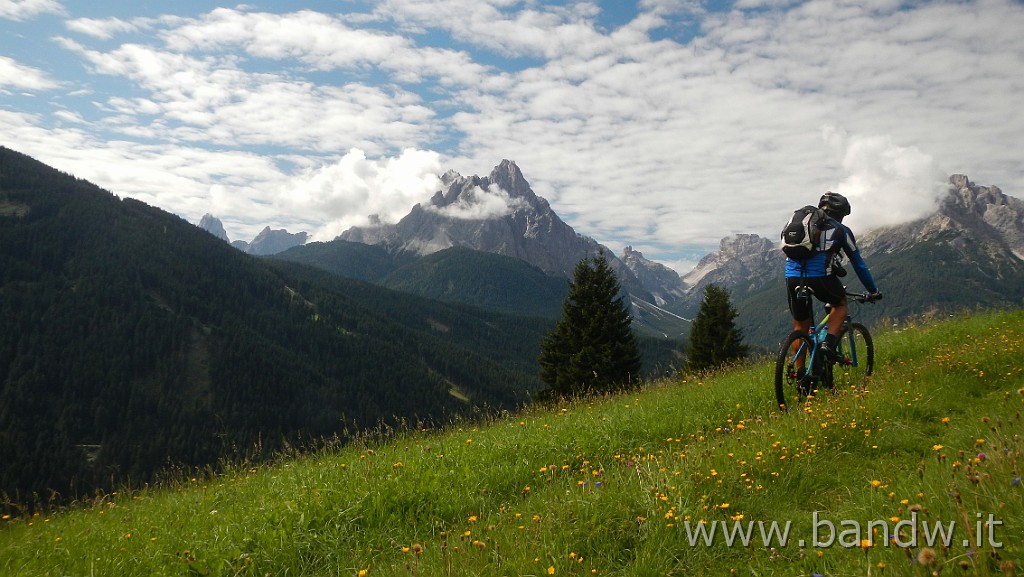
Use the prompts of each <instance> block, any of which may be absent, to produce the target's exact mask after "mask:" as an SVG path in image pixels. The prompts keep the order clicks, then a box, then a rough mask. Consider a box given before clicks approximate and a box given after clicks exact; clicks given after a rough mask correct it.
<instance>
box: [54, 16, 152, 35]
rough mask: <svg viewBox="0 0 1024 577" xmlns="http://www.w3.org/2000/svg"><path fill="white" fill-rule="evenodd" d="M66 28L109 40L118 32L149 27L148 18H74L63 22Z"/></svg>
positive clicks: (122, 32)
mask: <svg viewBox="0 0 1024 577" xmlns="http://www.w3.org/2000/svg"><path fill="white" fill-rule="evenodd" d="M64 25H65V26H66V27H67V29H68V30H71V31H72V32H78V33H80V34H85V35H88V36H92V37H93V38H99V39H100V40H110V39H111V38H113V37H114V36H116V35H118V34H124V33H127V32H137V31H139V30H143V29H147V28H150V22H149V20H148V19H134V20H130V21H129V20H122V19H120V18H75V19H73V20H68V21H67V22H65V23H64Z"/></svg>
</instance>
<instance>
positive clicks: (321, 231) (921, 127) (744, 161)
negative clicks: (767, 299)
mask: <svg viewBox="0 0 1024 577" xmlns="http://www.w3.org/2000/svg"><path fill="white" fill-rule="evenodd" d="M1022 30H1024V3H1022V2H1021V1H1020V0H977V1H972V0H965V1H949V2H947V1H934V2H931V1H915V0H900V1H895V0H856V1H854V0H812V1H808V2H800V1H797V0H793V1H790V0H737V1H735V2H729V1H721V0H714V1H711V2H705V1H690V0H637V1H632V0H599V1H588V2H576V1H572V0H562V1H552V2H541V1H536V0H380V1H375V2H371V1H362V0H334V1H328V0H322V1H295V2H252V3H248V4H218V3H216V2H208V1H200V0H179V1H177V2H173V3H172V2H149V3H140V2H124V1H119V2H118V1H107V0H92V1H90V2H70V1H60V0H0V145H2V146H6V147H8V148H11V149H14V150H17V151H19V152H22V153H25V154H28V155H30V156H32V157H34V158H36V159H38V160H40V161H42V162H44V163H46V164H48V165H50V166H53V167H55V168H57V169H59V170H61V171H64V172H67V173H70V174H73V175H75V176H77V177H79V178H84V179H86V180H89V181H91V182H93V183H95V184H97V185H99V186H101V187H103V188H105V189H107V190H109V191H111V192H113V193H115V194H117V195H118V196H121V197H133V198H137V199H140V200H142V201H144V202H147V203H149V204H152V205H154V206H158V207H160V208H162V209H165V210H167V211H170V212H173V213H175V214H178V215H180V216H181V217H182V218H184V219H186V220H188V221H189V222H192V223H198V222H199V219H200V218H201V217H202V216H203V215H204V214H207V213H209V214H213V215H214V216H216V217H218V218H219V219H221V221H222V222H223V223H224V226H225V229H226V230H227V232H228V235H229V237H230V238H231V239H232V240H239V239H240V240H251V239H252V238H253V237H254V236H255V235H256V234H257V233H258V232H259V231H260V230H261V229H263V228H264V227H265V226H270V227H271V228H274V229H279V228H284V229H287V230H289V231H291V232H299V231H306V232H309V233H310V234H311V235H312V237H313V239H314V240H330V239H332V238H334V237H335V236H337V235H338V234H340V233H341V232H342V231H344V230H346V229H348V228H349V227H352V226H360V225H365V224H366V223H367V222H369V219H370V216H371V215H377V216H378V217H379V218H380V219H381V220H383V221H391V222H394V221H397V220H398V219H400V218H401V217H403V216H405V215H406V214H408V212H409V211H410V209H411V208H412V206H413V205H415V204H416V203H426V202H428V200H429V198H430V197H431V196H432V195H433V193H434V192H436V191H437V190H439V189H440V188H441V183H440V180H439V176H440V175H441V174H443V173H444V172H446V171H448V170H450V169H451V170H455V171H457V172H459V173H460V174H462V175H464V176H470V175H474V174H479V175H481V176H484V175H487V174H488V173H490V171H491V169H492V168H493V167H494V166H496V165H497V164H499V163H500V162H501V161H502V160H503V159H509V160H513V161H515V162H516V164H517V165H518V166H519V168H520V169H521V170H522V171H523V174H524V176H525V177H526V179H527V181H528V182H529V183H530V184H531V187H532V188H533V190H534V191H535V192H536V193H537V194H538V195H540V196H542V197H544V198H546V199H547V200H548V201H549V202H550V203H551V206H552V208H553V209H554V210H555V212H556V213H557V214H558V215H559V216H560V217H562V219H563V220H565V221H566V222H567V223H569V224H570V225H571V226H572V227H573V228H574V229H575V230H576V231H577V232H578V233H580V234H584V235H587V236H590V237H593V238H595V239H596V240H597V241H598V242H601V243H602V244H605V245H606V246H608V247H609V248H610V249H611V250H613V251H614V252H616V253H617V254H621V251H622V249H623V248H624V247H625V246H627V245H629V246H633V247H634V248H635V249H636V250H639V251H641V252H643V253H644V255H645V256H646V257H647V258H650V259H652V260H655V261H658V262H662V263H664V264H667V265H669V266H671V267H673V268H675V269H676V270H677V271H679V272H680V274H683V273H685V272H687V271H689V270H690V269H691V268H692V267H693V266H694V265H695V263H696V261H697V260H699V259H700V257H701V256H703V255H704V254H706V253H708V252H710V251H712V250H714V249H715V248H717V246H718V244H719V242H720V240H721V239H722V238H723V237H726V236H730V235H734V234H741V233H753V234H759V235H761V236H766V237H768V238H772V239H775V238H777V237H778V235H779V232H780V230H781V228H782V225H783V223H784V222H785V221H786V220H787V219H788V217H789V215H790V214H792V211H793V210H795V209H796V208H798V207H800V206H803V205H805V204H809V203H815V202H816V201H817V198H818V197H819V196H820V195H821V194H822V193H823V192H825V191H826V190H832V191H836V192H840V193H842V194H845V195H846V196H847V197H848V198H849V199H850V201H851V203H852V205H853V213H852V214H851V215H850V217H848V219H847V220H846V223H847V224H849V225H850V226H851V227H852V228H853V230H854V231H855V232H858V234H862V233H863V231H867V230H870V229H872V228H875V227H878V226H887V225H894V224H898V223H900V222H903V221H907V220H911V219H914V218H918V217H920V216H924V215H926V214H928V213H929V212H931V211H932V210H934V209H935V207H936V203H937V201H938V199H939V198H940V196H941V195H942V194H944V191H945V190H946V182H947V180H948V177H949V175H951V174H966V175H968V176H969V177H970V178H971V180H972V181H973V182H975V183H977V184H981V185H986V186H989V185H994V186H998V187H1000V188H1001V189H1002V190H1003V191H1004V192H1005V193H1007V194H1010V195H1013V196H1017V197H1022V196H1024V162H1022V158H1021V156H1022V154H1021V150H1024V146H1022V145H1021V142H1020V141H1021V139H1022V138H1024V107H1022V105H1021V104H1022V99H1024V34H1021V31H1022ZM488 194H492V195H494V198H488ZM476 198H477V199H478V200H479V202H480V203H483V204H486V207H488V210H490V208H494V207H502V206H505V207H508V206H510V204H511V203H509V202H507V201H508V198H507V195H504V192H503V191H500V190H492V191H480V194H478V195H476ZM469 208H472V207H469ZM482 212H488V211H479V210H478V211H474V210H469V209H467V210H465V211H464V214H465V215H467V218H468V217H470V215H473V214H481V213H482ZM490 212H492V213H493V211H490Z"/></svg>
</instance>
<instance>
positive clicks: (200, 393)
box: [0, 148, 551, 503]
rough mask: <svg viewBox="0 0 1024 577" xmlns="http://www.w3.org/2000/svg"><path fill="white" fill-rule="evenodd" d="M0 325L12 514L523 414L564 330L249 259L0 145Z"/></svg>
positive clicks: (1, 486) (2, 442) (0, 394)
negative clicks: (336, 443)
mask: <svg viewBox="0 0 1024 577" xmlns="http://www.w3.org/2000/svg"><path fill="white" fill-rule="evenodd" d="M0 322H2V330H0V462H2V463H3V467H2V468H0V491H3V493H4V494H5V495H6V496H7V499H8V500H10V501H13V502H18V503H30V502H33V501H37V500H41V499H45V500H51V497H52V498H53V499H54V500H58V501H60V500H66V499H70V498H78V497H82V496H87V495H89V494H90V493H91V492H93V491H97V490H102V489H111V488H116V487H117V486H120V485H123V484H125V483H135V484H138V483H144V482H147V481H150V480H151V479H152V478H153V475H154V473H155V472H157V471H160V470H162V469H164V468H166V467H168V466H170V465H176V466H185V467H188V466H201V465H205V464H210V463H216V462H217V461H218V460H219V459H222V458H237V457H239V456H241V455H249V456H255V457H259V456H260V455H269V454H271V453H273V452H274V451H276V450H279V449H280V448H281V447H283V446H284V445H285V444H286V443H288V444H291V445H295V444H301V443H303V442H309V441H315V440H318V439H323V438H329V437H334V436H341V437H343V436H344V435H345V434H346V432H352V431H358V430H362V429H366V428H370V427H375V426H377V425H379V424H382V423H384V424H394V423H398V422H400V421H405V422H411V423H424V424H431V423H441V424H444V423H448V422H450V420H451V419H452V418H454V416H455V415H457V414H467V413H475V412H479V411H482V410H497V409H508V408H516V407H518V406H520V405H522V404H523V403H525V402H527V401H528V400H529V398H530V394H531V392H532V391H535V390H537V389H538V388H539V386H540V384H539V381H538V378H537V368H536V357H537V354H538V351H539V342H540V340H541V338H542V337H543V334H544V333H545V332H546V330H547V329H548V327H549V326H550V324H551V322H550V321H549V320H546V319H539V318H525V317H515V316H511V315H503V314H500V313H496V312H493V311H487V310H484V309H476V308H470V307H465V306H454V305H450V304H444V303H440V302H437V301H432V300H427V299H423V298H418V297H414V296H411V295H407V294H403V293H398V292H394V291H390V290H386V289H383V288H381V287H378V286H374V285H369V284H366V283H363V282H360V281H357V280H352V279H345V278H341V277H339V276H337V275H331V274H328V273H326V272H324V271H320V270H317V269H313V268H309V267H305V266H302V265H298V264H295V263H287V262H281V261H273V260H261V259H258V258H255V257H251V256H248V255H245V254H243V253H241V252H240V251H237V250H235V249H233V248H231V247H230V246H229V245H227V244H226V243H224V242H222V241H220V240H218V239H216V238H214V237H213V236H212V235H209V234H208V233H206V232H205V231H202V230H200V229H198V228H196V227H195V226H192V225H191V224H189V223H188V222H186V221H184V220H182V219H180V218H178V217H176V216H173V215H170V214H168V213H166V212H164V211H162V210H159V209H156V208H153V207H151V206H148V205H146V204H144V203H142V202H139V201H136V200H132V199H119V198H117V197H116V196H114V195H112V194H111V193H109V192H106V191H103V190H101V189H99V188H98V187H96V186H94V185H92V184H90V183H88V182H85V181H83V180H79V179H76V178H74V177H72V176H69V175H67V174H63V173H60V172H58V171H56V170H53V169H51V168H49V167H46V166H45V165H42V164H41V163H39V162H37V161H35V160H33V159H31V158H29V157H26V156H24V155H21V154H19V153H16V152H13V151H10V150H8V149H2V148H0ZM467 399H468V400H467Z"/></svg>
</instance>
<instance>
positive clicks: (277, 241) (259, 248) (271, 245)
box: [245, 226, 308, 256]
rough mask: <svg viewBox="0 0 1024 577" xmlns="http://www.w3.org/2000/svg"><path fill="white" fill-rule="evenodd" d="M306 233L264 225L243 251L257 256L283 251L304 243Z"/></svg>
mask: <svg viewBox="0 0 1024 577" xmlns="http://www.w3.org/2000/svg"><path fill="white" fill-rule="evenodd" d="M307 238H308V235H307V234H306V233H304V232H296V233H290V232H288V231H287V230H284V229H279V230H271V228H270V227H269V226H267V227H264V228H263V230H262V231H260V233H259V234H258V235H256V238H254V239H252V242H250V243H249V245H248V246H247V247H246V248H245V252H247V253H249V254H254V255H258V256H266V255H271V254H277V253H279V252H284V251H286V250H288V249H290V248H291V247H293V246H298V245H300V244H305V243H306V240H307Z"/></svg>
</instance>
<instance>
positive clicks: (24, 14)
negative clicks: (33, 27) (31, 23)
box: [0, 0, 65, 22]
mask: <svg viewBox="0 0 1024 577" xmlns="http://www.w3.org/2000/svg"><path fill="white" fill-rule="evenodd" d="M40 14H65V11H64V7H63V6H61V3H60V2H57V1H56V0H0V18H7V19H9V20H16V21H19V22H20V21H24V20H30V19H32V18H35V17H36V16H39V15H40Z"/></svg>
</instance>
